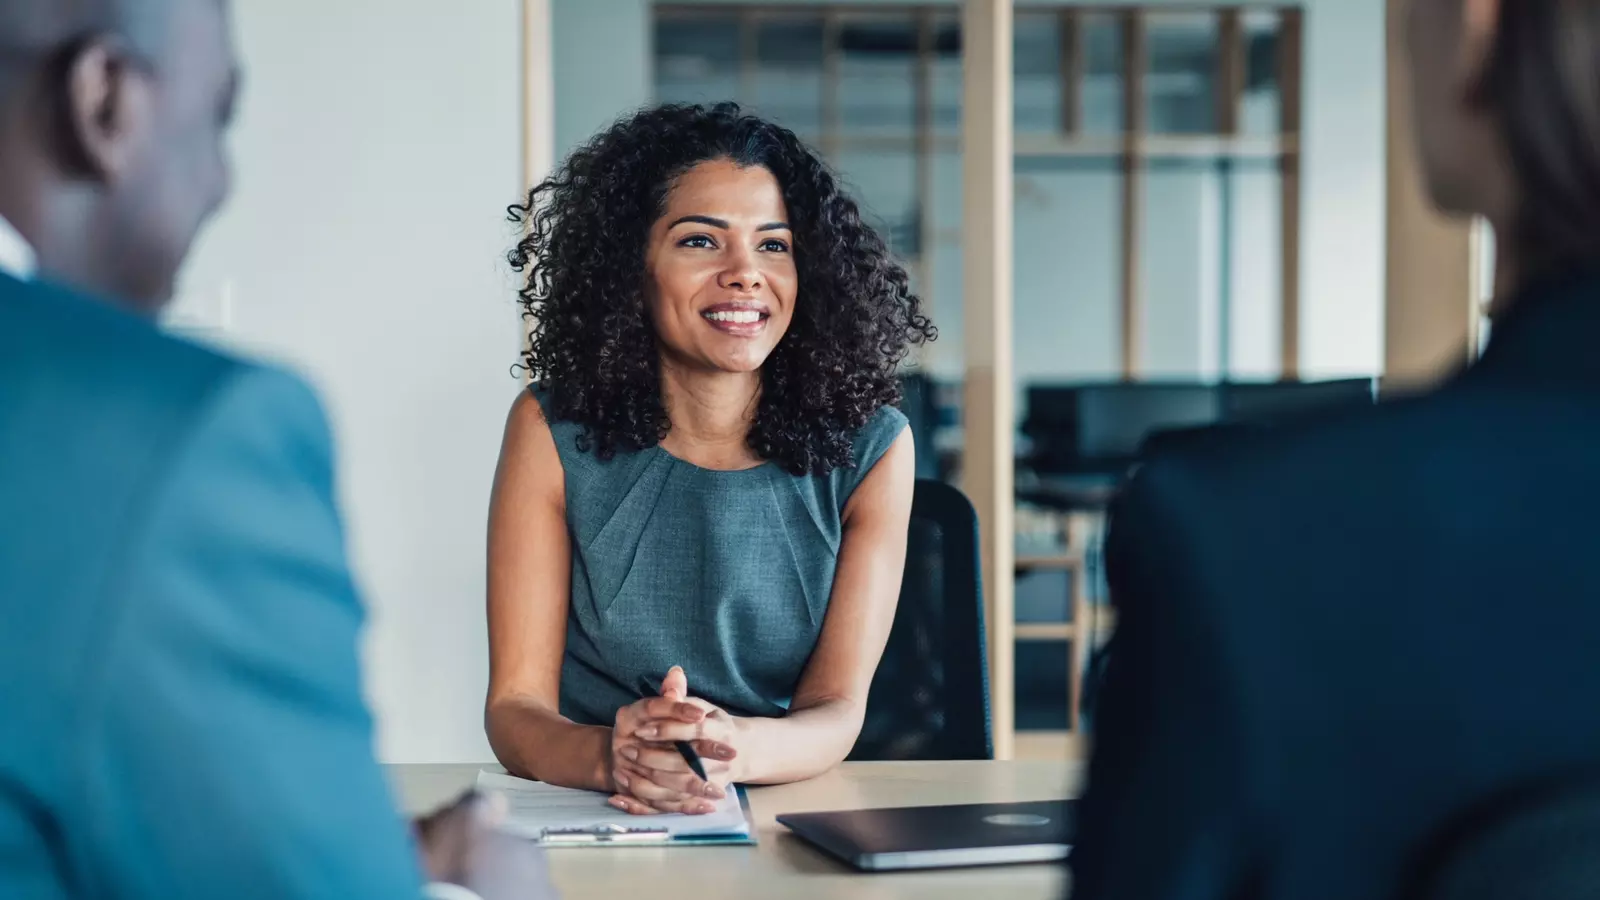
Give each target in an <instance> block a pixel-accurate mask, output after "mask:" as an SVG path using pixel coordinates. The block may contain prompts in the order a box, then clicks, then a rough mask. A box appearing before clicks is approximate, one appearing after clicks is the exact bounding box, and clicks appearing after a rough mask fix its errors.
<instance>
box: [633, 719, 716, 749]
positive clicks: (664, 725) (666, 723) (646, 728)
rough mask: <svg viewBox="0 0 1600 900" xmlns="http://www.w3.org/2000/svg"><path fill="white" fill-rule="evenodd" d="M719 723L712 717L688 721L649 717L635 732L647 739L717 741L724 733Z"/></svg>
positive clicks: (656, 740) (660, 740) (661, 740)
mask: <svg viewBox="0 0 1600 900" xmlns="http://www.w3.org/2000/svg"><path fill="white" fill-rule="evenodd" d="M722 732H723V729H722V727H721V725H720V724H719V723H717V722H716V721H714V720H711V719H702V720H700V721H694V722H686V721H683V720H680V719H654V718H652V719H649V720H648V721H644V722H640V723H639V725H638V727H637V728H635V729H634V732H633V733H634V734H635V735H638V736H639V737H640V738H641V739H643V740H646V741H655V742H658V743H662V742H670V741H702V740H710V741H715V740H717V739H718V738H719V737H720V736H721V735H722Z"/></svg>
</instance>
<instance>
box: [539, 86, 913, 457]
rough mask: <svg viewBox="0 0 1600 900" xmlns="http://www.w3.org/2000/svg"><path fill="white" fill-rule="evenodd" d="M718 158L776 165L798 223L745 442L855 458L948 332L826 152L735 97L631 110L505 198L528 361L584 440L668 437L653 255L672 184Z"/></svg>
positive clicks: (790, 453)
mask: <svg viewBox="0 0 1600 900" xmlns="http://www.w3.org/2000/svg"><path fill="white" fill-rule="evenodd" d="M714 159H727V160H731V161H733V162H734V163H736V164H738V165H740V166H760V167H762V168H764V169H766V170H767V171H769V172H771V173H772V175H773V176H774V177H775V178H776V179H777V182H778V184H779V186H780V187H781V189H782V191H783V200H784V203H785V205H786V206H787V207H788V213H789V224H790V226H791V227H792V229H793V232H794V254H795V263H796V268H797V272H798V276H799V292H798V295H797V297H796V299H795V308H794V317H793V320H792V322H791V323H790V326H789V330H788V332H787V333H786V334H785V335H784V337H783V339H782V340H781V341H779V342H778V345H777V346H776V347H775V348H774V349H773V351H772V354H771V355H770V356H769V357H768V358H767V360H766V363H765V364H764V365H763V366H762V369H761V384H762V389H761V398H760V401H759V403H758V406H757V410H756V415H755V422H754V424H753V425H752V427H751V429H750V435H749V446H750V449H751V450H753V451H754V452H755V453H756V454H757V455H758V456H760V457H761V458H762V459H766V460H770V461H773V462H775V463H778V464H780V465H781V466H783V467H784V468H785V469H787V470H788V471H790V472H791V473H793V474H796V475H803V474H807V473H813V474H825V473H827V472H829V471H831V470H833V469H835V468H843V467H849V466H850V465H851V464H852V450H853V446H852V438H853V436H854V433H855V432H856V431H857V430H858V429H860V428H861V427H862V426H863V425H865V424H866V423H867V420H868V419H870V418H871V417H872V415H873V414H874V413H876V412H877V411H878V410H880V409H882V408H883V407H884V406H887V405H891V404H894V403H898V402H899V400H900V384H899V381H898V379H897V378H896V371H897V369H898V367H899V365H900V363H901V361H902V360H904V359H905V357H906V354H907V353H909V352H910V348H911V346H912V345H913V344H921V343H923V342H925V341H930V340H933V339H934V338H935V337H936V336H937V331H936V330H935V329H934V327H933V324H932V323H931V322H930V321H929V320H928V317H927V316H925V315H924V314H923V312H922V303H921V301H920V300H919V299H918V298H917V297H916V295H914V294H912V293H911V291H910V288H909V284H908V281H907V278H906V272H905V270H904V269H903V268H901V267H900V265H899V264H897V263H896V262H895V261H894V259H893V258H892V257H891V256H890V254H889V250H888V248H887V247H886V246H885V244H884V241H883V239H882V238H881V237H880V236H879V235H878V234H877V233H876V232H875V231H873V229H872V228H871V227H869V226H868V225H866V224H865V223H863V222H862V220H861V213H860V210H859V209H858V208H857V206H856V203H855V201H854V200H852V199H851V198H850V197H849V196H847V195H846V194H845V193H844V192H843V191H842V190H840V187H839V184H838V182H837V180H836V179H835V177H834V175H833V173H832V172H831V171H830V170H829V169H828V167H827V165H825V164H824V163H823V162H822V161H821V160H820V159H818V158H817V156H816V154H814V153H813V152H812V151H811V150H810V149H809V148H807V147H806V146H805V144H803V143H801V141H800V139H799V138H797V137H795V135H794V133H793V132H791V131H789V130H788V129H786V128H782V127H779V126H777V125H774V124H772V123H771V122H767V121H764V120H762V119H759V118H757V117H755V116H751V115H748V114H746V113H745V112H743V111H742V110H741V109H740V108H739V107H738V106H737V105H735V104H732V103H719V104H717V105H716V106H712V107H705V106H683V105H667V106H659V107H655V108H653V109H646V110H643V111H641V112H639V113H637V114H635V115H633V116H631V117H628V118H624V119H621V120H619V121H618V122H616V123H615V124H614V125H612V126H611V127H610V128H609V129H607V130H606V131H604V132H602V133H601V134H600V135H598V136H597V137H595V138H594V139H593V140H591V141H590V142H589V143H587V144H585V145H584V146H582V147H580V148H578V150H577V151H576V152H574V153H573V154H572V156H570V157H569V158H568V159H567V161H566V163H565V165H563V166H562V167H561V169H560V170H559V171H558V172H556V174H555V175H554V176H553V177H551V178H550V179H549V180H547V181H545V182H544V183H542V184H540V185H539V186H538V187H536V188H534V189H533V190H532V191H531V192H530V193H529V195H528V199H527V202H526V203H525V204H517V205H514V206H512V207H510V208H509V210H508V211H509V213H510V215H511V218H512V221H515V222H519V223H521V224H522V225H523V226H524V227H525V228H526V232H525V235H526V236H525V237H524V238H523V240H522V241H521V242H519V243H518V244H517V245H516V247H515V248H514V249H513V250H512V251H511V253H510V260H511V266H512V268H514V269H515V270H516V271H518V272H525V271H526V272H528V276H527V283H526V285H525V286H524V287H523V288H522V290H521V291H520V292H519V293H520V294H521V297H522V301H521V302H522V308H523V318H524V319H526V320H527V321H528V322H529V323H530V339H531V340H530V349H529V350H528V351H527V352H526V353H524V363H525V365H526V367H527V369H528V370H529V372H530V373H531V375H532V378H533V381H534V383H535V384H537V385H538V386H539V387H540V388H541V389H543V390H545V391H546V392H548V396H549V401H550V403H551V409H552V413H553V416H554V418H556V419H559V420H562V421H571V422H576V423H578V424H580V425H582V426H583V429H584V430H583V437H582V439H581V442H580V447H581V448H582V449H584V450H587V451H590V452H593V453H595V454H596V455H598V456H599V457H600V458H602V459H609V458H611V457H612V456H614V455H615V454H616V453H618V452H619V451H634V450H642V449H645V448H647V447H653V446H656V445H657V444H659V443H660V442H661V440H662V439H663V438H664V437H666V435H667V432H668V430H669V429H670V427H671V423H670V421H669V419H668V416H667V410H666V408H665V406H664V404H663V403H662V399H661V371H660V365H661V360H660V353H659V349H658V346H657V343H656V336H655V332H654V327H653V326H652V324H651V319H650V316H649V314H648V312H647V310H646V308H645V288H646V278H647V273H646V271H645V252H646V249H647V244H648V240H649V235H650V228H651V226H652V225H653V224H654V223H655V222H656V220H657V219H659V218H660V217H661V215H662V214H663V213H664V211H665V208H666V199H667V194H668V191H669V190H670V189H671V187H672V185H673V183H674V181H675V180H676V179H677V178H678V177H679V176H680V175H682V174H683V173H684V172H686V171H688V170H689V169H691V168H693V167H694V166H696V165H698V164H700V163H702V162H706V161H709V160H714Z"/></svg>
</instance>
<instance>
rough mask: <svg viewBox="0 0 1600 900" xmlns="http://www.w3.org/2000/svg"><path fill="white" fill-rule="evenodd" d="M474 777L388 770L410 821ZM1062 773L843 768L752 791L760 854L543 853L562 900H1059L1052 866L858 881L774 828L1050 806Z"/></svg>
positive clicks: (421, 768)
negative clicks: (847, 817)
mask: <svg viewBox="0 0 1600 900" xmlns="http://www.w3.org/2000/svg"><path fill="white" fill-rule="evenodd" d="M479 768H480V767H479V766H471V765H467V766H461V765H396V766H390V767H389V772H390V775H391V777H392V778H393V779H394V782H395V785H396V790H397V791H398V792H399V794H400V798H401V802H402V803H403V804H404V806H405V808H406V810H407V811H409V812H411V813H413V814H416V813H421V812H424V811H426V810H428V809H431V808H433V807H434V806H437V805H438V804H440V803H443V802H445V801H446V800H448V799H450V798H451V797H453V796H455V795H456V794H458V793H460V792H461V791H462V790H464V789H466V788H467V787H468V786H470V785H471V784H472V783H473V780H474V779H475V778H476V777H477V773H478V769H479ZM1079 777H1080V769H1079V767H1078V766H1077V765H1075V764H1071V763H1066V762H1059V763H1054V762H927V763H847V764H845V765H844V766H841V767H840V768H839V769H837V770H835V771H833V772H830V773H829V774H827V775H824V776H822V777H821V778H817V779H815V780H813V781H808V782H804V783H801V784H792V785H784V786H782V787H767V788H753V789H751V791H750V807H751V811H752V812H753V813H754V815H755V820H756V828H757V829H758V831H759V834H760V841H761V843H760V846H757V847H696V848H642V847H634V848H607V849H603V850H600V849H572V848H564V849H557V850H552V851H551V852H550V868H551V873H552V875H553V877H554V880H555V883H556V886H557V887H558V888H559V889H560V891H561V893H562V895H563V896H565V897H624V898H627V897H635V898H648V900H680V898H681V900H720V898H724V897H763V898H767V897H770V898H805V900H820V898H824V897H826V898H839V900H856V898H872V900H894V898H901V897H906V898H911V897H916V898H931V900H937V898H951V900H955V898H960V900H972V898H975V897H982V896H984V895H985V894H987V895H989V896H1004V897H1006V898H1019V900H1029V898H1049V900H1059V898H1060V897H1061V896H1062V894H1063V892H1064V888H1065V881H1064V877H1063V872H1062V870H1061V867H1060V866H1004V867H995V868H987V869H959V870H951V871H944V872H911V873H905V874H882V875H862V874H857V873H855V872H854V871H853V870H851V869H849V868H846V867H845V866H843V865H842V864H839V863H836V862H834V860H833V859H832V858H830V857H827V856H824V855H822V854H821V853H819V852H817V851H816V850H813V849H812V848H811V847H810V846H809V845H807V844H805V843H803V842H801V841H800V840H799V839H797V838H795V837H794V836H793V835H791V834H789V833H788V830H787V829H785V828H784V827H783V826H781V825H779V824H777V822H776V821H775V819H776V817H777V816H778V815H780V814H783V813H795V812H815V811H823V810H833V809H864V808H869V807H881V806H930V805H938V804H946V803H991V802H995V803H999V802H1009V801H1025V800H1056V799H1061V798H1063V797H1070V796H1073V795H1074V794H1075V793H1076V791H1077V786H1078V781H1079Z"/></svg>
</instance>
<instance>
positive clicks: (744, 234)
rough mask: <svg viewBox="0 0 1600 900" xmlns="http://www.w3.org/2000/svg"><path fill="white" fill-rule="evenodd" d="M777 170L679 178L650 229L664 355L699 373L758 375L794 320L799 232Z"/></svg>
mask: <svg viewBox="0 0 1600 900" xmlns="http://www.w3.org/2000/svg"><path fill="white" fill-rule="evenodd" d="M788 221H789V216H788V210H787V209H786V208H785V206H784V203H783V192H782V190H781V189H780V188H779V186H778V180H777V179H776V178H774V177H773V176H772V173H771V172H769V171H767V170H766V169H763V168H760V167H758V166H751V167H749V168H740V167H739V166H738V165H736V164H734V163H733V162H730V161H728V160H725V159H715V160H709V161H707V162H703V163H700V164H699V165H697V166H695V167H694V168H692V169H690V170H689V171H687V172H685V173H684V174H683V175H682V176H681V177H679V178H678V180H677V182H676V183H675V184H674V185H673V186H672V188H671V190H670V191H669V192H668V194H667V202H666V212H665V213H664V214H663V215H662V216H661V218H660V219H658V220H657V221H656V222H655V224H654V225H653V226H651V229H650V246H649V249H648V251H647V253H646V255H645V270H646V278H648V279H649V288H650V289H649V291H648V295H647V296H648V305H649V309H650V317H651V321H652V322H653V323H654V324H655V330H656V335H657V337H658V339H659V340H660V341H661V349H662V352H663V354H665V355H666V356H668V357H670V359H671V361H672V362H674V363H677V364H679V365H685V366H688V367H691V368H696V369H702V370H710V371H721V372H754V371H757V370H759V369H760V368H761V366H762V364H763V363H765V362H766V360H767V356H768V355H770V354H771V353H772V348H774V347H776V346H777V345H778V341H779V340H781V339H782V338H783V335H784V333H785V332H787V331H788V330H789V322H790V319H791V318H792V317H793V315H794V301H795V292H796V290H797V288H798V282H799V279H798V277H797V275H796V273H795V261H794V235H793V233H792V232H791V231H790V230H789V225H788Z"/></svg>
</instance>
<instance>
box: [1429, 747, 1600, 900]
mask: <svg viewBox="0 0 1600 900" xmlns="http://www.w3.org/2000/svg"><path fill="white" fill-rule="evenodd" d="M1402 896H1403V897H1405V898H1406V900H1592V898H1594V897H1597V896H1600V773H1597V772H1594V771H1588V772H1584V773H1582V774H1579V775H1574V776H1564V777H1560V778H1547V779H1541V780H1540V781H1539V782H1537V783H1535V784H1531V785H1524V786H1521V787H1518V788H1516V789H1514V790H1511V791H1507V792H1505V793H1504V794H1502V795H1500V796H1498V797H1495V798H1493V799H1491V800H1490V801H1488V802H1487V803H1484V804H1481V805H1479V806H1478V807H1476V808H1474V809H1472V810H1470V811H1469V812H1468V813H1467V814H1466V815H1464V816H1462V817H1460V818H1459V819H1457V820H1456V821H1453V822H1451V823H1449V824H1448V825H1447V826H1446V827H1445V829H1444V830H1443V831H1442V832H1441V833H1440V834H1439V835H1438V836H1436V837H1435V838H1434V839H1433V840H1431V841H1430V842H1429V844H1428V846H1427V847H1425V848H1424V850H1423V852H1422V853H1421V854H1420V855H1419V857H1418V860H1417V864H1416V866H1415V868H1414V870H1413V872H1412V873H1411V882H1410V884H1409V885H1407V886H1406V888H1405V889H1404V890H1403V893H1402Z"/></svg>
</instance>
